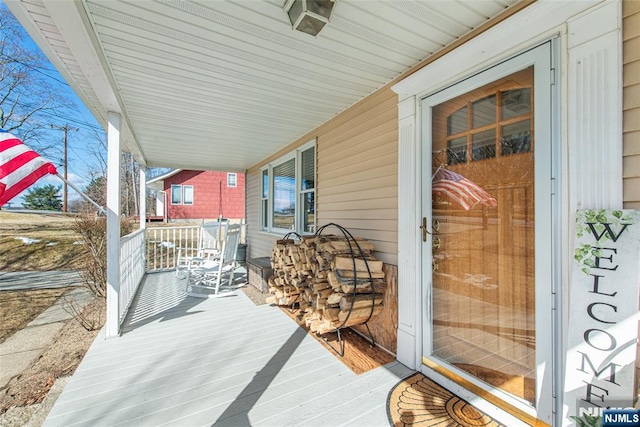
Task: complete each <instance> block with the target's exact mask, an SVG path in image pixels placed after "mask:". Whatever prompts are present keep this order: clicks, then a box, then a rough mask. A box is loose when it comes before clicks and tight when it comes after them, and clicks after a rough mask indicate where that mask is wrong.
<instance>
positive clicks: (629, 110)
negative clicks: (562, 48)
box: [622, 0, 640, 209]
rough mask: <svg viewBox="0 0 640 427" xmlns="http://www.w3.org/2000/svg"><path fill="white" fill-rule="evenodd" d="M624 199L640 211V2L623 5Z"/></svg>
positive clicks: (626, 205) (629, 2)
mask: <svg viewBox="0 0 640 427" xmlns="http://www.w3.org/2000/svg"><path fill="white" fill-rule="evenodd" d="M622 15H623V21H622V40H623V42H622V48H623V49H622V50H623V64H624V65H623V71H622V74H623V94H622V99H623V117H622V129H623V169H622V171H623V176H624V179H623V197H624V207H625V208H627V209H640V2H639V1H634V0H625V1H623V2H622Z"/></svg>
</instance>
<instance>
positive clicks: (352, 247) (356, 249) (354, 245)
mask: <svg viewBox="0 0 640 427" xmlns="http://www.w3.org/2000/svg"><path fill="white" fill-rule="evenodd" d="M329 227H335V228H337V229H338V230H340V231H341V232H342V234H343V235H344V237H345V238H346V239H347V243H348V244H349V252H350V255H351V260H352V262H353V293H352V298H351V306H350V307H349V313H348V314H347V317H346V318H345V319H344V321H343V322H342V324H341V325H340V326H338V327H337V328H336V334H337V336H338V346H339V348H335V347H334V346H333V344H331V343H330V342H329V341H328V340H327V339H326V338H324V337H322V339H323V340H324V341H325V342H326V343H327V345H328V346H329V347H330V348H331V350H333V351H334V352H335V353H336V354H337V355H339V356H340V357H344V341H343V340H342V335H341V330H342V329H343V328H345V325H346V324H347V322H348V321H349V317H351V313H352V312H353V305H354V304H355V301H356V298H355V297H356V295H357V293H356V289H357V284H358V272H357V269H356V253H357V254H358V255H360V259H361V260H362V261H364V263H365V266H366V267H367V273H368V274H369V279H368V280H369V283H370V284H371V311H370V312H369V317H367V320H365V321H364V322H362V323H358V324H357V325H351V326H358V325H364V326H365V327H366V328H367V332H368V334H369V337H368V340H369V342H370V343H371V346H373V347H375V346H376V342H375V340H374V338H373V334H372V333H371V329H369V324H368V322H369V320H371V317H372V316H373V311H374V309H375V296H376V289H375V282H374V280H373V276H372V275H371V269H370V268H369V262H368V261H367V259H366V257H365V255H364V251H363V250H362V248H361V247H360V245H359V244H358V241H357V240H356V239H355V237H353V235H352V234H351V233H350V232H349V230H347V229H346V228H344V227H343V226H341V225H339V224H336V223H333V222H332V223H329V224H326V225H323V226H322V227H320V228H319V229H318V230H317V231H316V233H315V235H316V236H321V235H322V233H323V232H324V231H325V230H326V229H327V228H329ZM316 250H317V248H316ZM360 280H361V282H360V283H363V282H362V279H360ZM364 280H367V279H364ZM351 326H347V327H351ZM365 338H366V337H365Z"/></svg>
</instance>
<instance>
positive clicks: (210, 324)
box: [44, 273, 412, 427]
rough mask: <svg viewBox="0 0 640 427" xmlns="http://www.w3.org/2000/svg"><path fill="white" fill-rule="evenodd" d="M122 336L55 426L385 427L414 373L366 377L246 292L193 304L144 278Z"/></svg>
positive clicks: (99, 355)
mask: <svg viewBox="0 0 640 427" xmlns="http://www.w3.org/2000/svg"><path fill="white" fill-rule="evenodd" d="M141 286H143V287H142V288H141V292H140V295H139V296H138V298H137V299H136V300H135V301H134V303H133V306H132V310H131V311H130V314H129V317H128V319H127V321H126V324H125V327H124V333H123V335H122V336H121V337H118V338H112V339H107V340H105V339H104V336H103V335H102V333H101V334H100V335H99V336H98V338H97V339H96V341H95V342H94V344H93V345H92V347H91V349H90V350H89V352H88V353H87V355H86V356H85V358H84V360H83V361H82V363H81V365H80V366H79V367H78V370H77V371H76V373H75V374H74V375H73V377H72V378H71V380H70V381H69V383H68V384H67V386H66V388H65V389H64V391H63V393H62V395H61V396H60V397H59V399H58V401H57V402H56V404H55V406H54V407H53V409H52V410H51V412H50V413H49V416H48V418H47V420H46V422H45V423H44V425H45V426H65V427H67V426H117V425H127V426H131V425H135V426H161V425H169V426H205V425H207V426H210V425H216V426H233V427H237V426H249V425H251V426H278V427H280V426H287V425H296V426H300V425H304V426H338V425H350V426H354V425H356V426H360V425H362V426H365V425H366V426H387V425H389V422H388V421H387V415H386V398H387V394H388V392H389V391H390V390H391V388H392V387H393V386H394V385H395V384H396V383H397V382H398V381H399V380H400V379H401V378H403V377H406V376H407V375H409V374H410V373H412V370H410V369H408V368H407V367H405V366H404V365H402V364H400V363H398V362H394V363H392V364H389V365H386V366H384V367H382V368H378V369H375V370H373V371H370V372H367V373H365V374H361V375H356V374H354V373H353V372H352V371H350V370H349V369H348V368H346V367H345V366H344V365H343V364H342V363H341V362H340V361H339V360H338V359H337V358H336V357H335V356H334V355H333V354H332V353H330V352H329V351H327V349H325V348H323V347H322V345H321V344H319V343H318V342H317V341H316V340H315V339H313V337H311V336H309V335H307V334H306V333H305V332H304V331H303V330H302V329H300V328H298V327H297V325H296V324H295V323H294V322H293V321H292V320H291V319H289V318H288V317H287V316H286V315H285V314H284V313H282V312H281V310H279V309H276V308H274V307H270V306H268V305H262V306H255V305H254V304H253V303H252V302H251V301H250V300H249V299H248V298H247V297H246V296H245V295H244V293H243V292H242V291H238V292H237V296H229V297H225V298H217V299H198V298H193V297H187V296H186V295H185V293H184V284H183V283H179V282H178V283H176V279H175V276H174V275H173V274H172V273H154V274H149V275H147V276H146V277H145V280H144V282H143V284H142V285H141Z"/></svg>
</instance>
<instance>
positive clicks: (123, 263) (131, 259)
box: [118, 230, 145, 322]
mask: <svg viewBox="0 0 640 427" xmlns="http://www.w3.org/2000/svg"><path fill="white" fill-rule="evenodd" d="M144 269H145V259H144V230H138V231H135V232H133V233H131V234H128V235H126V236H123V237H121V238H120V295H119V299H120V303H119V313H118V314H119V320H120V322H122V320H123V319H124V316H125V315H126V314H127V310H128V309H129V306H130V305H131V301H132V300H133V297H134V296H135V294H136V291H137V290H138V285H140V282H141V281H142V277H143V276H144Z"/></svg>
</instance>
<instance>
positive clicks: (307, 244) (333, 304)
mask: <svg viewBox="0 0 640 427" xmlns="http://www.w3.org/2000/svg"><path fill="white" fill-rule="evenodd" d="M356 241H357V242H358V245H359V246H360V249H361V250H362V252H360V250H358V248H357V247H356V245H355V243H354V242H353V240H352V241H351V244H352V246H353V253H354V255H355V272H354V258H352V255H351V250H350V248H349V242H348V241H347V239H346V238H345V237H342V236H336V235H319V236H304V237H302V239H301V241H300V242H296V241H295V240H290V239H283V240H278V241H276V244H275V246H274V248H273V252H272V255H271V266H272V268H273V274H274V276H273V277H271V278H270V279H269V286H270V289H269V290H270V292H271V294H272V296H271V297H270V298H269V300H268V302H270V303H275V304H277V305H287V306H288V305H292V304H293V303H298V304H299V307H300V315H299V316H300V319H301V320H304V322H305V324H306V325H307V326H308V327H309V329H310V330H311V331H313V332H316V333H318V334H325V333H328V332H333V331H335V330H336V329H337V328H339V327H348V326H353V325H358V324H361V323H363V322H364V321H366V320H367V319H368V318H369V316H370V315H371V317H372V318H373V317H374V316H375V315H377V314H379V313H380V312H381V311H382V300H383V298H384V291H385V289H386V281H385V278H384V272H383V270H382V264H383V263H382V261H378V260H376V259H375V257H374V256H373V249H374V247H373V244H372V243H371V242H369V241H367V240H365V239H361V238H356ZM365 260H366V262H365ZM367 265H368V267H369V271H370V272H371V276H369V271H367ZM354 279H355V289H354ZM372 286H373V287H374V288H375V292H374V289H372ZM372 306H373V313H372V311H371V310H372Z"/></svg>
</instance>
